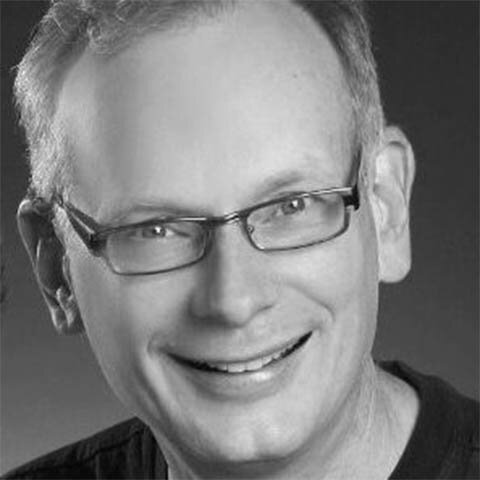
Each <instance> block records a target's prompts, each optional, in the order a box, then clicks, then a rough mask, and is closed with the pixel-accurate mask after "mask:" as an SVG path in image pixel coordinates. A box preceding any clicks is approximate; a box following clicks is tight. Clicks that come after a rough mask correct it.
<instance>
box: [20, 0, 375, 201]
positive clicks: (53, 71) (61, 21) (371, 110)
mask: <svg viewBox="0 0 480 480" xmlns="http://www.w3.org/2000/svg"><path fill="white" fill-rule="evenodd" d="M293 1H294V3H297V4H298V5H299V6H301V7H302V8H303V9H304V10H305V11H306V12H307V13H309V14H310V15H311V17H312V18H313V19H314V20H315V21H316V22H317V23H318V24H319V25H320V26H321V27H322V28H323V29H324V30H325V32H326V33H327V34H328V36H329V37H330V39H331V41H332V44H333V46H334V47H335V49H336V51H337V53H338V55H339V57H340V60H341V62H342V65H343V68H344V71H345V78H346V80H347V84H348V86H349V89H350V95H351V100H352V111H353V116H354V118H353V120H354V127H355V128H354V131H355V139H354V141H355V144H356V146H357V147H359V148H361V149H362V151H363V152H364V154H366V155H368V153H369V152H370V151H372V149H373V148H375V144H376V142H377V141H378V138H379V136H380V134H381V130H382V128H383V123H384V118H383V109H382V105H381V101H380V94H379V88H378V79H377V73H376V66H375V62H374V58H373V55H372V51H371V44H370V33H369V28H368V24H367V21H366V18H365V7H364V4H363V2H361V1H359V0H336V1H333V0H321V1H318V0H317V1H316V0H293ZM234 3H235V0H230V1H227V0H161V1H159V0H52V4H51V6H50V8H49V10H48V12H47V13H46V15H45V16H44V17H43V19H42V20H41V22H40V24H39V26H38V28H37V31H36V34H35V35H34V37H33V40H32V42H31V44H30V46H29V48H28V50H27V52H26V54H25V56H24V57H23V60H22V61H21V63H20V64H19V65H18V72H17V77H16V81H15V89H14V91H15V98H16V104H17V107H18V110H19V113H20V122H21V124H22V125H23V127H24V129H25V132H26V137H27V143H28V149H29V163H30V170H31V182H30V184H31V189H32V190H33V191H34V192H35V194H36V195H39V196H42V197H44V198H46V199H48V198H50V197H51V195H52V194H53V193H54V192H55V191H57V190H62V189H65V188H66V189H67V190H68V186H69V182H71V181H72V178H71V168H70V166H71V165H72V156H73V152H72V150H71V149H70V148H69V143H68V138H67V135H65V134H63V132H62V129H61V127H60V126H59V125H57V122H55V114H56V106H57V99H58V98H57V97H58V93H59V90H60V86H61V83H62V80H63V78H64V76H65V74H66V72H67V71H68V69H69V67H70V66H71V65H72V64H73V63H74V62H75V61H76V60H77V59H78V58H79V56H80V55H81V54H82V52H84V51H85V49H87V48H89V49H91V50H92V51H93V52H95V53H97V54H99V55H113V54H115V53H117V52H118V51H120V50H122V49H124V48H126V47H128V45H130V44H132V43H133V42H134V41H135V40H136V39H138V38H140V37H141V36H143V35H145V34H146V33H148V32H150V31H153V30H167V29H169V28H171V27H172V25H178V24H179V23H185V24H187V25H189V24H190V23H191V22H192V21H194V20H196V19H197V18H205V17H207V18H208V17H214V16H217V15H219V14H220V13H221V12H222V11H224V10H226V9H229V8H231V7H232V6H233V4H234Z"/></svg>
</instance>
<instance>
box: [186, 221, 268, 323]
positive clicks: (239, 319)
mask: <svg viewBox="0 0 480 480" xmlns="http://www.w3.org/2000/svg"><path fill="white" fill-rule="evenodd" d="M212 242H213V244H212V246H211V249H210V251H209V252H208V255H207V256H206V258H204V259H203V261H202V262H200V263H199V264H197V267H198V269H199V281H198V282H197V284H196V286H195V289H194V292H193V294H192V298H191V304H190V310H191V314H192V315H193V316H194V317H195V318H197V319H201V320H202V321H204V322H210V323H217V324H223V325H224V326H228V327H230V328H241V327H242V326H244V325H246V324H247V323H248V322H250V321H251V320H253V319H254V318H256V317H257V315H258V314H261V313H264V312H265V311H266V310H268V309H269V308H271V307H272V306H273V305H274V303H275V299H276V295H277V288H276V285H275V282H274V277H273V276H272V274H271V272H270V271H269V270H270V269H269V268H268V264H269V263H270V260H271V259H269V258H267V255H268V254H266V253H264V252H261V251H259V250H256V249H255V248H254V247H253V246H252V245H250V244H249V242H248V240H247V239H246V238H245V237H244V235H242V233H241V227H240V225H239V224H238V223H234V224H228V225H224V226H222V227H220V228H217V229H216V231H215V236H214V238H213V239H212Z"/></svg>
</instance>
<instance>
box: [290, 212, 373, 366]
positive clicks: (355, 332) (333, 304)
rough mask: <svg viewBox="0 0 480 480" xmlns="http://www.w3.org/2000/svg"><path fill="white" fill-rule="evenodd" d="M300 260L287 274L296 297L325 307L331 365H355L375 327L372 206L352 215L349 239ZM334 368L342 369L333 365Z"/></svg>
mask: <svg viewBox="0 0 480 480" xmlns="http://www.w3.org/2000/svg"><path fill="white" fill-rule="evenodd" d="M295 256H296V257H295V262H293V261H291V260H290V261H289V264H288V268H285V270H284V272H282V274H284V275H285V277H284V278H285V279H287V280H286V281H287V282H288V284H289V286H290V288H292V289H293V290H294V291H296V292H297V298H303V299H305V298H308V301H309V302H311V303H312V304H314V305H317V306H320V307H321V308H322V311H323V312H324V314H323V315H319V322H321V324H320V325H319V329H320V331H322V332H324V334H325V335H326V337H325V345H324V347H325V348H326V349H327V350H328V351H329V352H330V354H331V358H332V361H333V360H334V359H335V362H342V360H341V359H342V358H343V359H345V361H346V362H347V361H350V362H352V363H353V362H354V361H355V359H357V358H358V357H360V356H362V355H365V354H367V353H369V352H370V350H371V347H372V344H373V339H374V334H375V328H376V318H377V307H378V267H377V246H376V241H375V231H374V229H373V224H372V220H371V215H370V212H369V210H368V208H367V206H365V208H364V209H363V210H362V209H361V210H360V211H358V212H356V213H354V214H353V217H352V221H351V225H350V228H349V229H348V230H347V232H346V233H345V234H344V235H342V236H340V237H338V238H337V239H335V240H333V241H332V242H329V243H326V244H320V245H318V246H316V247H313V248H311V249H305V250H303V251H302V250H299V251H297V252H296V253H295ZM292 258H293V257H292ZM285 265H286V264H285ZM327 339H328V340H327ZM353 357H355V359H354V358H353ZM332 368H333V369H336V368H337V367H334V365H333V364H332Z"/></svg>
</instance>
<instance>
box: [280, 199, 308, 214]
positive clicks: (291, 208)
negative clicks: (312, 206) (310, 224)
mask: <svg viewBox="0 0 480 480" xmlns="http://www.w3.org/2000/svg"><path fill="white" fill-rule="evenodd" d="M306 206H307V205H306V202H305V199H304V198H291V199H289V200H286V201H285V202H283V203H281V204H280V210H281V213H282V214H283V215H294V214H295V213H299V212H303V211H304V210H305V208H306Z"/></svg>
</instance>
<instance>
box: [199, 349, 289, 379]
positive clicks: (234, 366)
mask: <svg viewBox="0 0 480 480" xmlns="http://www.w3.org/2000/svg"><path fill="white" fill-rule="evenodd" d="M294 343H295V342H292V343H291V344H289V345H287V346H286V347H285V348H283V349H282V350H279V351H278V352H276V353H273V354H271V355H266V356H265V357H261V358H258V359H255V360H251V361H249V362H232V363H221V362H218V363H211V362H206V364H207V365H208V366H209V367H210V368H214V369H216V370H222V371H224V372H228V373H243V372H255V371H256V370H260V369H261V368H263V367H264V366H265V365H267V364H268V363H270V362H272V361H273V360H276V359H278V358H280V357H281V356H282V354H283V353H284V352H285V351H286V350H288V349H289V348H290V347H292V346H293V345H294Z"/></svg>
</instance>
